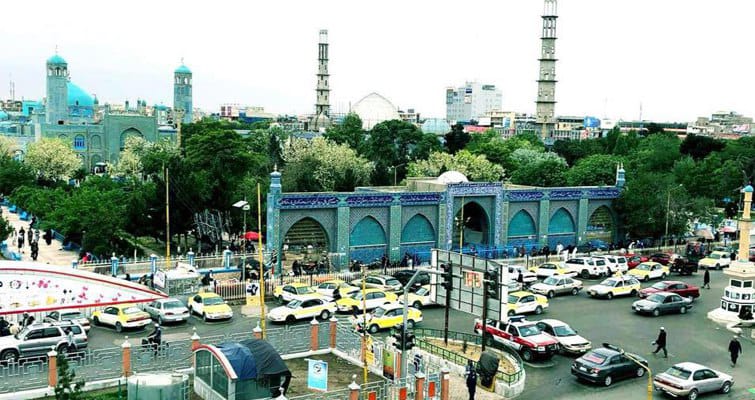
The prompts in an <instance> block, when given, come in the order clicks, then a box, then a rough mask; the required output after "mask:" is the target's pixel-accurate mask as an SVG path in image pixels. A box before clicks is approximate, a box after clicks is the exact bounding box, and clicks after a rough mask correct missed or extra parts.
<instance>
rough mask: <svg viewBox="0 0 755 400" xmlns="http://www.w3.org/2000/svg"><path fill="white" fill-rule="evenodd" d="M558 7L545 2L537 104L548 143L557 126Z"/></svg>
mask: <svg viewBox="0 0 755 400" xmlns="http://www.w3.org/2000/svg"><path fill="white" fill-rule="evenodd" d="M556 6H557V3H556V0H545V4H544V8H543V16H542V18H543V31H542V32H543V33H542V36H541V38H540V40H541V50H540V58H539V61H540V71H539V73H538V79H537V101H536V103H535V104H536V111H535V118H536V120H537V124H538V130H539V131H540V132H539V133H540V135H541V137H542V138H543V141H545V142H546V143H547V142H549V141H552V140H553V139H552V138H551V136H552V132H553V131H554V130H555V125H556V82H557V81H556V60H557V59H556V20H557V19H558V13H557V10H556Z"/></svg>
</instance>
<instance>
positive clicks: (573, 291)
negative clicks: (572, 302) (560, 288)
mask: <svg viewBox="0 0 755 400" xmlns="http://www.w3.org/2000/svg"><path fill="white" fill-rule="evenodd" d="M571 294H572V296H576V295H578V294H579V289H577V288H573V289H572V290H571Z"/></svg>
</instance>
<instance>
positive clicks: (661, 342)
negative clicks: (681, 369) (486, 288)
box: [653, 327, 668, 358]
mask: <svg viewBox="0 0 755 400" xmlns="http://www.w3.org/2000/svg"><path fill="white" fill-rule="evenodd" d="M653 344H655V346H656V347H655V351H654V352H653V354H656V353H658V352H659V351H660V350H663V358H668V352H667V351H666V329H665V328H664V327H661V330H660V331H659V332H658V338H657V339H655V342H653Z"/></svg>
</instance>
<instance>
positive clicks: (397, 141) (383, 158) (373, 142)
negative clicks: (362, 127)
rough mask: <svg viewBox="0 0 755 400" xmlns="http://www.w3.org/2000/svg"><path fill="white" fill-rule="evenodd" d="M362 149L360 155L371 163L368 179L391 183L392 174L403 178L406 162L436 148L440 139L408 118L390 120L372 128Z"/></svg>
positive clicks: (426, 155) (429, 152)
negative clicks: (371, 169)
mask: <svg viewBox="0 0 755 400" xmlns="http://www.w3.org/2000/svg"><path fill="white" fill-rule="evenodd" d="M364 149H365V150H364V153H363V154H364V156H366V157H367V158H368V159H369V160H370V161H372V162H374V163H375V170H374V172H373V176H372V183H373V184H375V185H388V184H392V183H393V178H394V176H396V177H397V181H400V180H402V179H403V178H404V176H405V175H406V173H405V171H406V165H407V164H409V163H410V162H412V161H414V160H418V159H422V158H426V157H428V156H429V155H430V154H431V153H432V152H433V151H440V142H438V139H437V138H436V137H435V135H433V134H430V133H427V134H426V133H422V131H421V130H419V128H417V127H416V126H415V125H413V124H411V123H409V122H405V121H399V120H391V121H385V122H381V123H379V124H377V125H375V126H374V127H373V128H372V130H371V131H370V134H369V137H368V139H367V141H366V142H365V146H364ZM394 168H396V170H395V171H394ZM394 174H395V175H394Z"/></svg>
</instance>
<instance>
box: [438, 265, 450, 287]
mask: <svg viewBox="0 0 755 400" xmlns="http://www.w3.org/2000/svg"><path fill="white" fill-rule="evenodd" d="M440 269H442V270H443V283H441V286H443V288H444V289H446V290H448V291H450V290H451V289H453V283H452V282H451V279H453V272H452V270H453V268H452V267H451V264H450V263H448V264H441V265H440Z"/></svg>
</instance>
